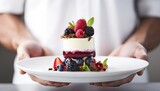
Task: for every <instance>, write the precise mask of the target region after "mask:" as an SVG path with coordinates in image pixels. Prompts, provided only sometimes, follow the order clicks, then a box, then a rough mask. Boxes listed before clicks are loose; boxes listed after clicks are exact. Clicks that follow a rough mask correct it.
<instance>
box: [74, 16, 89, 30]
mask: <svg viewBox="0 0 160 91" xmlns="http://www.w3.org/2000/svg"><path fill="white" fill-rule="evenodd" d="M86 27H87V24H86V21H85V20H84V19H79V20H78V21H77V22H76V25H75V27H74V32H76V31H77V30H78V29H82V30H84V29H85V28H86Z"/></svg>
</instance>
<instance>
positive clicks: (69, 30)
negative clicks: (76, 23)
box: [64, 28, 75, 35]
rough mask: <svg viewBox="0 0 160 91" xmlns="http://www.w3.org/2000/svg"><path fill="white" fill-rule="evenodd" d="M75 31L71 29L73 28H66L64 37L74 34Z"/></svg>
mask: <svg viewBox="0 0 160 91" xmlns="http://www.w3.org/2000/svg"><path fill="white" fill-rule="evenodd" d="M74 33H75V32H74V30H73V29H71V28H66V30H65V32H64V35H69V34H74Z"/></svg>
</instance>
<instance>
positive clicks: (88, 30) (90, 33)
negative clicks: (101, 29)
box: [84, 26, 94, 37]
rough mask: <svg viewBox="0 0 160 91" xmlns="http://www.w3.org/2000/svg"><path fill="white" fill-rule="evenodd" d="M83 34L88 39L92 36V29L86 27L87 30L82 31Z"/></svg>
mask: <svg viewBox="0 0 160 91" xmlns="http://www.w3.org/2000/svg"><path fill="white" fill-rule="evenodd" d="M84 32H85V34H86V35H87V36H88V37H90V36H93V35H94V28H93V27H89V26H87V28H86V29H85V30H84Z"/></svg>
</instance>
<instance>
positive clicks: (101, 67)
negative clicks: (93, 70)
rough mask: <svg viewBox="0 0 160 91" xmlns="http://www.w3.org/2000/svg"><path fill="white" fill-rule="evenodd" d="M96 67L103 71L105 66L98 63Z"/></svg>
mask: <svg viewBox="0 0 160 91" xmlns="http://www.w3.org/2000/svg"><path fill="white" fill-rule="evenodd" d="M96 66H97V67H98V69H99V70H102V69H103V64H102V63H101V62H100V61H99V62H97V63H96Z"/></svg>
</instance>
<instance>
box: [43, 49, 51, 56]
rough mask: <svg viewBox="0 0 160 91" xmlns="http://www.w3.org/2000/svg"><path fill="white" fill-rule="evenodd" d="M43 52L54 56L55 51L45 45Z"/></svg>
mask: <svg viewBox="0 0 160 91" xmlns="http://www.w3.org/2000/svg"><path fill="white" fill-rule="evenodd" d="M43 52H44V55H45V56H52V55H53V52H52V51H51V50H50V49H48V48H47V47H43Z"/></svg>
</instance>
